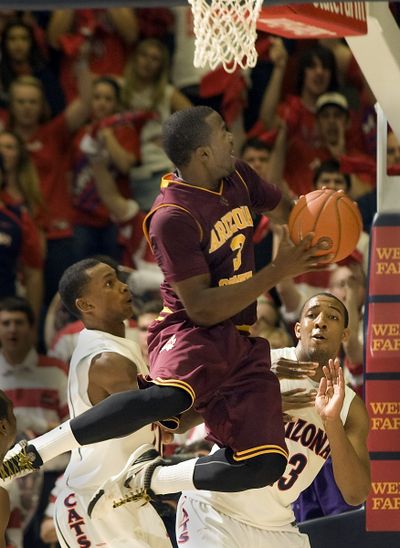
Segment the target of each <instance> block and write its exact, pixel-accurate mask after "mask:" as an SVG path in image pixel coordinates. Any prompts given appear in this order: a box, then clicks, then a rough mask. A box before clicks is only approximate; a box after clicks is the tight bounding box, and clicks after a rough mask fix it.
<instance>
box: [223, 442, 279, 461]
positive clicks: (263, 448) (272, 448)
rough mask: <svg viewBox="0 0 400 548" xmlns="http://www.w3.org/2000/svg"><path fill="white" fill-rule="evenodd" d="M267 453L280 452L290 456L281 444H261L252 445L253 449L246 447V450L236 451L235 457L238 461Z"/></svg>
mask: <svg viewBox="0 0 400 548" xmlns="http://www.w3.org/2000/svg"><path fill="white" fill-rule="evenodd" d="M267 453H278V454H279V455H282V456H283V457H285V459H287V458H288V457H289V454H288V452H287V451H285V449H283V447H281V446H280V445H259V446H257V447H252V448H251V449H245V450H244V451H235V452H234V454H233V458H234V460H236V461H241V460H247V459H251V458H253V457H258V456H259V455H264V454H267Z"/></svg>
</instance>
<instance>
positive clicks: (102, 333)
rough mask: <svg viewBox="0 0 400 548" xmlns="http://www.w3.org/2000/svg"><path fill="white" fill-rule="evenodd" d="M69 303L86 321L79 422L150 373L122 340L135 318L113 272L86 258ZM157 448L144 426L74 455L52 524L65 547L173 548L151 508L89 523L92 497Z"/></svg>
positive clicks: (74, 391)
mask: <svg viewBox="0 0 400 548" xmlns="http://www.w3.org/2000/svg"><path fill="white" fill-rule="evenodd" d="M60 294H61V297H62V299H63V301H64V303H65V304H66V305H67V306H68V305H69V306H70V308H71V300H72V303H73V304H72V308H73V307H75V308H73V312H75V314H76V315H78V314H79V316H80V317H81V318H82V320H83V322H84V324H85V329H83V331H81V333H80V334H79V338H78V343H77V346H76V348H75V350H74V353H73V355H72V358H71V363H70V371H69V378H68V406H69V412H70V416H71V418H72V417H76V416H77V415H80V414H81V413H83V412H85V411H86V410H87V409H89V408H91V407H92V406H93V405H94V404H96V403H98V402H99V401H101V400H103V399H104V398H106V397H107V396H108V395H109V394H112V393H115V392H122V391H126V390H132V389H135V387H137V375H138V374H143V375H145V374H147V367H146V365H145V363H144V360H143V358H142V356H141V352H140V348H139V345H138V344H136V343H134V342H133V341H130V340H128V339H125V338H124V329H125V326H124V320H125V319H126V318H129V317H130V316H131V315H132V301H131V296H130V293H129V291H128V288H127V286H126V285H125V284H123V283H122V282H120V281H119V280H118V279H117V276H116V272H115V270H114V269H113V268H112V267H110V266H109V265H107V264H105V263H102V262H100V261H98V260H95V259H87V260H84V261H80V262H79V263H76V264H75V265H72V267H70V268H69V269H67V270H66V272H65V273H64V276H63V278H62V280H61V282H60ZM145 443H149V444H153V445H155V446H156V447H157V449H159V448H160V447H159V446H160V443H161V441H160V435H159V428H158V426H155V425H149V426H146V427H144V428H142V429H140V430H138V431H137V432H135V433H134V434H131V435H130V436H126V437H124V438H118V439H113V440H108V441H104V442H101V443H97V444H92V445H87V446H85V447H81V448H79V449H74V450H73V451H72V454H71V459H70V462H69V465H68V467H67V469H66V472H65V488H64V489H63V491H62V492H61V493H60V494H59V495H58V497H57V502H56V506H55V525H56V531H57V536H58V540H59V543H60V544H61V546H62V547H63V548H67V547H68V548H70V547H73V546H76V547H78V546H80V547H82V546H102V547H113V548H119V547H122V546H124V547H127V546H129V547H142V548H145V547H147V548H150V547H154V548H156V547H157V548H167V547H170V546H171V543H170V541H169V539H168V535H167V532H166V530H165V527H164V525H163V522H162V520H161V518H160V517H159V516H158V514H157V513H156V511H155V510H154V508H153V507H152V506H151V505H150V504H147V505H145V506H143V507H141V508H138V509H134V508H133V507H130V506H129V505H123V506H121V507H120V508H116V509H115V510H113V511H112V512H111V513H110V514H105V515H104V517H103V519H98V520H96V521H95V522H94V521H92V520H91V519H90V518H89V517H88V515H87V510H86V509H87V506H88V502H89V500H90V498H91V495H92V494H93V492H94V491H95V490H96V489H97V488H98V487H99V485H101V484H102V483H103V482H104V481H105V480H106V479H108V478H110V477H111V476H113V475H114V474H116V473H117V472H119V471H120V469H121V468H122V467H123V466H124V465H125V463H126V461H127V459H128V457H129V456H130V455H131V453H132V451H134V450H135V449H136V448H138V447H139V446H141V445H143V444H145Z"/></svg>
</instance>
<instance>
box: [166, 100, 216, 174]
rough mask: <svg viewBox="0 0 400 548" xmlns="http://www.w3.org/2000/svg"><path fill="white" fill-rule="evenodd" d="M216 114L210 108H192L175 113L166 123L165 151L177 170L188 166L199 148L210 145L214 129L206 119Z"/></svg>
mask: <svg viewBox="0 0 400 548" xmlns="http://www.w3.org/2000/svg"><path fill="white" fill-rule="evenodd" d="M215 112H216V111H215V110H213V109H212V108H210V107H205V106H197V107H190V108H186V109H183V110H179V111H178V112H175V113H174V114H172V115H171V116H170V117H169V118H168V120H166V121H165V122H164V125H163V146H164V150H165V152H166V154H167V156H168V158H169V159H170V160H171V162H172V163H173V164H174V165H175V166H176V167H177V168H180V167H183V166H185V165H187V164H188V163H189V161H190V158H191V156H192V154H193V152H194V151H195V150H197V149H198V148H199V147H201V146H206V145H208V143H209V140H210V135H211V131H212V129H211V126H210V125H209V124H208V123H207V122H206V118H208V117H209V116H211V114H213V113H215Z"/></svg>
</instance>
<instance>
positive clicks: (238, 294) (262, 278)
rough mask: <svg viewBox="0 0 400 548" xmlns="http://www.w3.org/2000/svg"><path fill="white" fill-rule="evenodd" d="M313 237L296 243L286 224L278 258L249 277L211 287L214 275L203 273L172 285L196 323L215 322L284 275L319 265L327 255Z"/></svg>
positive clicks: (251, 301)
mask: <svg viewBox="0 0 400 548" xmlns="http://www.w3.org/2000/svg"><path fill="white" fill-rule="evenodd" d="M311 240H312V234H310V235H307V236H306V237H305V238H304V240H302V241H301V242H300V243H299V244H298V245H294V244H293V243H291V242H290V240H289V235H288V232H287V228H285V231H284V236H283V238H282V241H281V244H280V247H279V249H278V253H277V255H276V257H275V259H274V262H273V263H271V264H269V265H267V266H265V267H264V268H262V269H261V270H259V271H258V272H257V273H256V274H254V276H252V277H251V278H249V279H248V280H245V281H243V282H241V283H237V284H233V285H226V286H222V287H210V285H211V276H210V275H209V274H202V275H199V276H193V277H192V278H188V279H186V280H183V281H181V282H175V283H171V286H172V288H173V290H174V291H175V292H176V294H177V295H178V297H179V299H180V300H181V301H182V302H183V304H184V305H185V308H186V311H187V314H188V316H189V317H190V319H191V320H192V321H193V322H194V323H197V324H198V325H204V326H210V325H215V324H217V323H220V322H222V321H224V320H227V319H228V318H231V317H232V316H234V315H235V314H237V313H239V312H240V311H241V310H243V309H244V308H246V307H247V306H249V305H250V304H251V303H253V302H254V301H255V300H256V299H257V297H258V296H259V295H261V293H263V292H264V291H267V290H268V289H271V288H272V287H274V286H275V285H276V284H277V283H278V282H279V281H280V280H281V279H282V278H287V277H293V276H297V275H298V274H301V273H303V272H307V271H309V270H316V269H318V268H319V265H320V263H321V262H322V261H323V260H326V258H327V256H326V255H320V256H316V255H315V254H316V251H317V249H318V247H317V246H312V247H310V242H311ZM328 257H329V255H328Z"/></svg>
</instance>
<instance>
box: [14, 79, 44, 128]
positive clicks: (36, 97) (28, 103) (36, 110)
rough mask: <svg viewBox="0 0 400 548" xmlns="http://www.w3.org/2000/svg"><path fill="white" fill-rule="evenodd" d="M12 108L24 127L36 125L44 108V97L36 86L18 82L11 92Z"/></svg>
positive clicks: (17, 119)
mask: <svg viewBox="0 0 400 548" xmlns="http://www.w3.org/2000/svg"><path fill="white" fill-rule="evenodd" d="M11 110H12V113H13V115H14V118H15V121H16V122H17V123H18V124H20V125H21V126H24V127H30V126H35V125H36V124H37V123H38V122H39V119H40V116H41V113H42V110H43V97H42V93H41V91H40V90H39V89H37V88H35V87H34V86H29V85H25V84H17V85H15V86H13V88H12V93H11Z"/></svg>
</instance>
